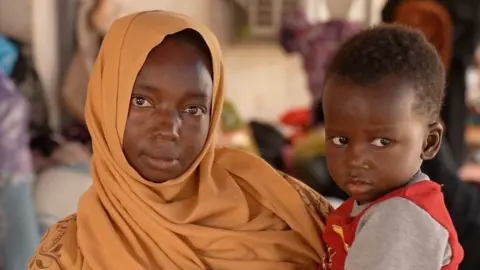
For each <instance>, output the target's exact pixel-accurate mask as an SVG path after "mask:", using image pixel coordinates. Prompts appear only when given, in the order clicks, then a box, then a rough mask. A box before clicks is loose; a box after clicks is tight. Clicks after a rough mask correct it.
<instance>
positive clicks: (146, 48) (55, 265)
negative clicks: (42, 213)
mask: <svg viewBox="0 0 480 270" xmlns="http://www.w3.org/2000/svg"><path fill="white" fill-rule="evenodd" d="M188 28H191V29H194V30H196V31H197V32H199V33H200V34H201V35H202V36H203V38H204V39H205V41H206V43H207V45H208V47H209V48H210V50H211V54H212V58H213V81H214V84H213V85H214V92H213V102H212V104H213V108H212V115H211V126H210V133H209V136H208V139H207V142H206V143H205V146H204V148H203V150H202V151H201V153H200V155H199V156H198V158H197V159H196V161H195V162H194V164H193V165H192V166H191V167H190V168H189V169H188V170H187V171H186V172H185V173H184V174H183V175H182V176H181V177H179V178H178V179H174V180H170V181H168V182H166V183H162V184H155V183H151V182H148V181H146V180H144V179H142V177H141V176H140V175H139V174H138V173H137V172H136V171H135V170H134V169H133V168H132V167H131V166H130V165H129V163H128V162H127V160H126V159H125V156H124V154H123V152H122V141H123V133H124V130H125V125H126V119H127V115H128V109H129V104H130V99H131V91H132V87H133V85H134V82H135V79H136V76H137V74H138V72H139V70H140V68H141V67H142V65H143V63H144V61H145V59H146V58H147V56H148V53H149V52H150V51H151V50H152V49H153V48H154V47H155V46H157V45H158V44H159V43H160V42H162V40H163V39H164V38H165V36H167V35H169V34H173V33H176V32H179V31H181V30H184V29H188ZM223 95H224V90H223V66H222V59H221V54H220V48H219V44H218V43H217V41H216V39H215V37H214V35H213V34H212V33H211V32H210V31H209V30H208V29H207V28H205V27H204V26H203V25H200V24H199V23H197V22H194V21H192V20H191V19H189V18H187V17H185V16H182V15H179V14H174V13H168V12H164V11H152V12H143V13H138V14H133V15H130V16H127V17H124V18H121V19H119V20H118V21H116V22H115V23H114V24H113V26H112V28H111V29H110V30H109V32H108V33H107V35H106V37H105V40H104V43H103V45H102V49H101V51H100V55H99V56H98V59H97V62H96V64H95V68H94V71H93V74H92V77H91V80H90V85H89V92H88V96H87V106H86V121H87V124H88V127H89V130H90V132H91V135H92V138H93V152H94V155H93V160H92V177H93V187H92V188H91V189H90V190H89V191H88V192H87V193H86V194H85V195H84V196H83V197H82V199H81V201H80V204H79V210H78V213H77V215H72V216H71V217H68V218H66V219H64V220H63V221H61V222H59V223H58V224H57V225H56V226H54V227H53V228H51V229H50V230H49V232H48V233H47V235H46V236H45V237H44V239H43V241H42V244H41V246H40V248H39V250H38V251H37V254H36V255H35V257H34V258H33V259H32V261H31V264H30V269H32V270H33V269H83V270H90V269H94V270H101V269H109V270H110V269H112V270H113V269H115V270H119V269H129V270H133V269H135V270H137V269H168V270H175V269H239V270H240V269H242V270H244V269H248V270H268V269H271V270H282V269H317V267H318V265H319V264H320V263H321V262H322V259H323V257H324V255H325V253H324V245H323V241H322V231H323V226H324V220H325V217H326V215H327V214H328V212H329V211H330V208H329V206H328V204H327V203H326V202H325V201H324V200H323V199H322V198H321V197H320V196H318V195H316V193H314V192H311V190H310V189H308V188H306V187H305V186H303V185H301V184H299V183H298V182H296V181H295V180H292V179H291V178H289V177H287V176H285V175H282V174H280V173H278V172H276V171H275V170H274V169H272V168H271V167H270V166H268V165H267V164H266V163H265V162H264V161H263V160H261V159H260V158H258V157H256V156H253V155H250V154H247V153H244V152H240V151H236V150H231V149H215V145H214V134H215V130H216V129H217V127H218V125H219V120H220V114H221V109H222V102H223Z"/></svg>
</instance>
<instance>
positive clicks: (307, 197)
mask: <svg viewBox="0 0 480 270" xmlns="http://www.w3.org/2000/svg"><path fill="white" fill-rule="evenodd" d="M215 162H217V163H220V164H222V165H223V166H224V167H225V168H226V169H227V170H229V171H237V172H240V174H245V173H246V172H247V171H252V170H262V171H263V172H265V171H270V174H269V175H271V176H272V175H273V174H274V175H275V176H277V177H278V176H280V177H278V178H279V179H282V178H283V179H284V180H285V181H287V182H288V184H289V185H290V186H292V187H293V188H294V189H295V190H296V191H297V192H298V194H299V196H300V197H301V199H302V201H303V202H304V203H305V205H306V206H307V207H308V209H309V210H310V211H312V212H313V213H314V214H315V215H316V216H318V217H319V218H320V219H321V220H322V221H325V220H326V218H327V215H328V214H329V213H330V212H331V211H332V210H333V208H332V206H331V205H330V203H329V202H328V201H327V200H326V199H325V198H324V197H323V196H322V195H320V194H319V193H317V192H316V191H315V190H313V189H312V188H310V187H309V186H307V185H306V184H304V183H303V182H301V181H299V180H297V179H295V178H293V177H291V176H289V175H288V174H286V173H283V172H280V171H277V170H275V169H274V168H272V167H271V166H270V165H269V164H268V163H267V162H266V161H264V160H263V159H262V158H261V157H259V156H257V155H254V154H252V153H248V152H246V151H243V150H237V149H232V148H228V147H222V148H218V149H217V150H216V152H215ZM253 174H254V175H257V174H256V173H255V172H253Z"/></svg>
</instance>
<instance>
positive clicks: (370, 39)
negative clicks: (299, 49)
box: [325, 25, 445, 121]
mask: <svg viewBox="0 0 480 270" xmlns="http://www.w3.org/2000/svg"><path fill="white" fill-rule="evenodd" d="M390 76H392V77H396V78H399V79H400V80H403V81H405V82H407V83H411V84H412V86H413V87H414V89H415V91H416V95H417V98H416V101H415V109H418V111H419V112H420V113H422V114H423V115H425V116H426V117H428V120H430V121H436V120H437V119H438V117H439V114H440V109H441V107H442V103H443V97H444V93H445V71H444V68H443V65H442V62H441V60H440V57H439V55H438V53H437V51H436V50H435V48H434V47H433V46H432V45H431V44H430V43H429V42H428V40H427V39H426V38H425V37H424V36H423V34H422V33H421V32H420V31H417V30H414V29H411V28H408V27H405V26H399V25H381V26H377V27H373V28H370V29H368V30H365V31H362V32H360V33H359V34H357V35H355V36H353V37H352V38H350V39H349V40H348V41H346V42H345V43H344V44H343V45H342V47H340V48H339V50H338V51H337V53H336V55H335V56H334V57H333V59H332V61H331V62H330V65H329V68H328V70H327V75H326V80H325V83H328V82H329V81H331V80H332V79H333V80H346V81H347V82H349V83H354V84H358V85H361V86H367V85H369V84H372V83H376V82H378V81H380V80H381V79H383V78H386V77H390Z"/></svg>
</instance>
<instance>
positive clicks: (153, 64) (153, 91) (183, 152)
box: [123, 38, 213, 183]
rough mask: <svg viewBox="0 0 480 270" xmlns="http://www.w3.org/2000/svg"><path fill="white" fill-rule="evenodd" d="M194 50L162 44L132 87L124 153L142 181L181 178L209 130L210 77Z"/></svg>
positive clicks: (179, 44) (203, 59)
mask: <svg viewBox="0 0 480 270" xmlns="http://www.w3.org/2000/svg"><path fill="white" fill-rule="evenodd" d="M208 63H209V61H208V58H207V56H206V55H204V53H202V52H200V51H199V50H198V49H197V48H195V47H194V46H193V45H190V44H187V43H186V42H181V41H176V40H174V39H168V38H167V39H165V40H164V41H163V42H162V43H161V44H160V45H158V46H157V47H156V48H155V49H153V50H152V51H151V52H150V54H149V55H148V58H147V60H146V61H145V64H144V65H143V67H142V69H141V70H140V72H139V74H138V77H137V79H136V81H135V84H134V87H133V91H132V98H131V102H130V109H129V113H128V118H127V123H126V128H125V134H124V139H123V152H124V154H125V156H126V158H127V160H128V162H129V163H130V165H131V166H132V167H133V168H134V169H135V170H136V171H137V172H138V173H139V174H140V175H141V176H142V177H143V178H144V179H146V180H148V181H151V182H155V183H162V182H165V181H168V180H171V179H175V178H177V177H179V176H180V175H182V174H183V173H184V172H185V171H186V170H187V169H188V168H189V166H190V165H191V164H192V163H193V162H194V161H195V159H196V158H197V156H198V155H199V154H200V152H201V151H202V149H203V147H204V145H205V141H206V139H207V136H208V132H209V128H210V114H211V102H212V95H213V89H212V88H213V82H212V72H211V71H210V70H209V65H208Z"/></svg>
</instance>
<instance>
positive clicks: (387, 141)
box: [372, 138, 392, 147]
mask: <svg viewBox="0 0 480 270" xmlns="http://www.w3.org/2000/svg"><path fill="white" fill-rule="evenodd" d="M391 143H392V141H391V140H390V139H387V138H376V139H375V140H373V141H372V145H375V146H377V147H385V146H388V145H390V144H391Z"/></svg>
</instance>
